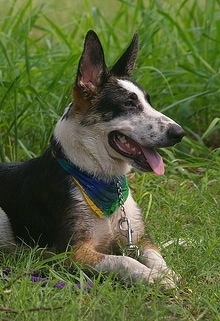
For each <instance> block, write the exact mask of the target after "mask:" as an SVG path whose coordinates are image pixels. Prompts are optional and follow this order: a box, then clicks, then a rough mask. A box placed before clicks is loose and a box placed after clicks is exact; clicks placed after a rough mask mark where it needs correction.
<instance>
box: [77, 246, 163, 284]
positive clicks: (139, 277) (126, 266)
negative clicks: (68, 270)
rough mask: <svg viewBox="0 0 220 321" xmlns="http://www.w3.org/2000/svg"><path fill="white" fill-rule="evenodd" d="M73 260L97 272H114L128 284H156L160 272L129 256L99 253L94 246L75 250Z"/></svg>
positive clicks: (80, 247) (79, 247)
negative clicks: (139, 282)
mask: <svg viewBox="0 0 220 321" xmlns="http://www.w3.org/2000/svg"><path fill="white" fill-rule="evenodd" d="M73 259H74V261H75V262H78V263H79V264H81V265H82V267H83V268H86V269H87V268H92V269H93V270H95V271H97V272H103V273H110V272H114V273H117V275H118V276H119V277H120V279H121V280H123V281H125V282H126V283H135V282H138V281H141V282H143V283H150V284H152V283H154V282H155V280H156V279H158V271H157V270H156V269H152V268H149V267H147V266H146V265H144V264H142V263H140V262H138V261H136V260H135V259H133V258H131V257H128V256H119V255H109V254H103V253H99V252H97V251H96V250H95V249H94V247H93V246H92V244H89V243H84V244H82V245H80V246H78V247H77V248H74V249H73Z"/></svg>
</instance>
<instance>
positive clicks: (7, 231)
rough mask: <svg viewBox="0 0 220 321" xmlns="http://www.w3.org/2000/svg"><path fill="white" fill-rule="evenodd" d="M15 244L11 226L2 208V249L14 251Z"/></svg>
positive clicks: (0, 240) (0, 222) (0, 233)
mask: <svg viewBox="0 0 220 321" xmlns="http://www.w3.org/2000/svg"><path fill="white" fill-rule="evenodd" d="M14 243H15V240H14V237H13V233H12V229H11V224H10V222H9V219H8V217H7V215H6V214H5V212H4V211H3V210H2V208H0V249H4V250H12V249H13V247H14Z"/></svg>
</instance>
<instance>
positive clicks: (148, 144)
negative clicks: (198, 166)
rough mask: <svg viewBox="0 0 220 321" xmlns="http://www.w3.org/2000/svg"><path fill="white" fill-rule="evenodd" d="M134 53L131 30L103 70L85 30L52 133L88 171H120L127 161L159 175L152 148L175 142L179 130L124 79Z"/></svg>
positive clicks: (98, 48)
mask: <svg viewBox="0 0 220 321" xmlns="http://www.w3.org/2000/svg"><path fill="white" fill-rule="evenodd" d="M137 53H138V34H137V33H135V34H134V36H133V39H132V41H131V43H130V45H129V46H128V48H127V50H126V51H125V52H124V53H123V54H122V56H121V57H120V58H119V60H118V61H117V62H116V63H115V64H114V66H113V67H112V68H111V69H110V70H109V69H108V68H107V67H106V64H105V59H104V53H103V49H102V45H101V43H100V41H99V39H98V37H97V35H96V33H95V32H94V31H92V30H90V31H89V32H88V33H87V35H86V38H85V44H84V50H83V53H82V56H81V58H80V61H79V65H78V71H77V77H76V81H75V85H74V88H73V100H74V102H73V103H72V104H71V105H70V107H69V108H68V109H67V110H66V112H65V113H64V115H63V117H62V119H61V120H60V121H59V123H58V125H57V127H56V130H55V136H56V138H57V139H58V141H59V142H60V143H61V145H62V147H63V149H64V153H65V154H66V156H67V157H68V158H69V159H70V160H71V161H72V162H74V163H75V164H76V165H78V166H80V167H81V168H82V169H83V170H86V171H88V172H95V173H97V175H101V176H102V175H104V176H105V174H104V172H106V171H107V172H108V175H110V176H114V175H120V174H123V173H124V172H125V171H127V167H128V164H129V165H131V166H134V167H136V168H138V169H140V170H142V171H154V172H155V173H156V174H157V175H162V174H163V173H164V165H163V160H162V158H161V156H160V155H159V154H158V153H157V152H156V150H155V148H160V147H166V146H172V145H174V144H175V143H178V142H180V141H181V139H182V137H183V136H184V131H183V129H182V128H181V127H180V126H179V125H178V124H176V123H175V122H174V121H173V120H171V119H170V118H168V117H166V116H165V115H163V114H161V113H160V112H158V111H156V110H155V109H153V107H152V106H151V103H150V99H149V96H148V94H147V93H146V92H145V91H144V90H143V89H141V88H140V86H139V85H137V84H136V83H135V82H133V81H132V80H131V79H130V77H131V74H132V71H133V69H134V65H135V62H136V58H137Z"/></svg>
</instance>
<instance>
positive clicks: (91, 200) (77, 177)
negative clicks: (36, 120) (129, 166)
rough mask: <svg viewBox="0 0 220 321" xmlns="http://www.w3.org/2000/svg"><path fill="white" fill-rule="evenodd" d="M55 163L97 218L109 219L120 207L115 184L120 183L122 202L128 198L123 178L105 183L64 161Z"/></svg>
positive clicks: (125, 182)
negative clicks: (62, 170)
mask: <svg viewBox="0 0 220 321" xmlns="http://www.w3.org/2000/svg"><path fill="white" fill-rule="evenodd" d="M57 161H58V162H59V164H60V165H61V167H62V168H63V169H64V170H65V171H66V172H67V173H68V174H70V175H71V176H72V178H73V180H74V182H75V183H76V185H77V186H78V187H79V189H80V191H81V192H82V194H83V197H84V198H85V200H86V202H87V204H88V205H89V206H90V208H91V209H92V211H93V212H95V213H96V214H97V215H98V216H99V217H102V216H103V215H104V216H108V217H109V216H110V215H111V214H113V213H114V212H115V211H116V210H117V209H118V208H119V207H120V202H119V197H118V191H117V186H116V184H117V182H119V183H120V186H121V189H122V195H123V200H124V202H125V201H126V199H127V198H128V194H129V187H128V183H127V179H126V177H125V176H120V177H118V178H117V179H115V180H113V181H111V182H108V183H107V182H105V181H103V180H100V179H97V178H95V177H94V176H91V175H89V174H88V173H86V172H83V171H82V170H80V169H79V168H78V167H77V166H75V165H74V164H72V163H71V162H69V161H67V160H66V159H63V158H57Z"/></svg>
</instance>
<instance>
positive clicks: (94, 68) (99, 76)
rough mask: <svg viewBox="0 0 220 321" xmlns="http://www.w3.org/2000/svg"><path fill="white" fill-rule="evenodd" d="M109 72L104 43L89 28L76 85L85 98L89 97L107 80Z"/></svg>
mask: <svg viewBox="0 0 220 321" xmlns="http://www.w3.org/2000/svg"><path fill="white" fill-rule="evenodd" d="M107 74H108V71H107V67H106V64H105V59H104V53H103V49H102V45H101V43H100V41H99V38H98V36H97V35H96V33H95V32H94V31H93V30H89V31H88V32H87V34H86V38H85V43H84V50H83V53H82V56H81V58H80V61H79V65H78V72H77V77H76V83H75V86H76V87H77V89H79V91H80V93H81V95H82V97H83V98H84V99H89V98H90V97H92V96H93V95H94V94H95V92H96V91H97V89H98V87H100V86H101V85H102V83H103V82H104V81H105V79H106V77H107Z"/></svg>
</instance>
